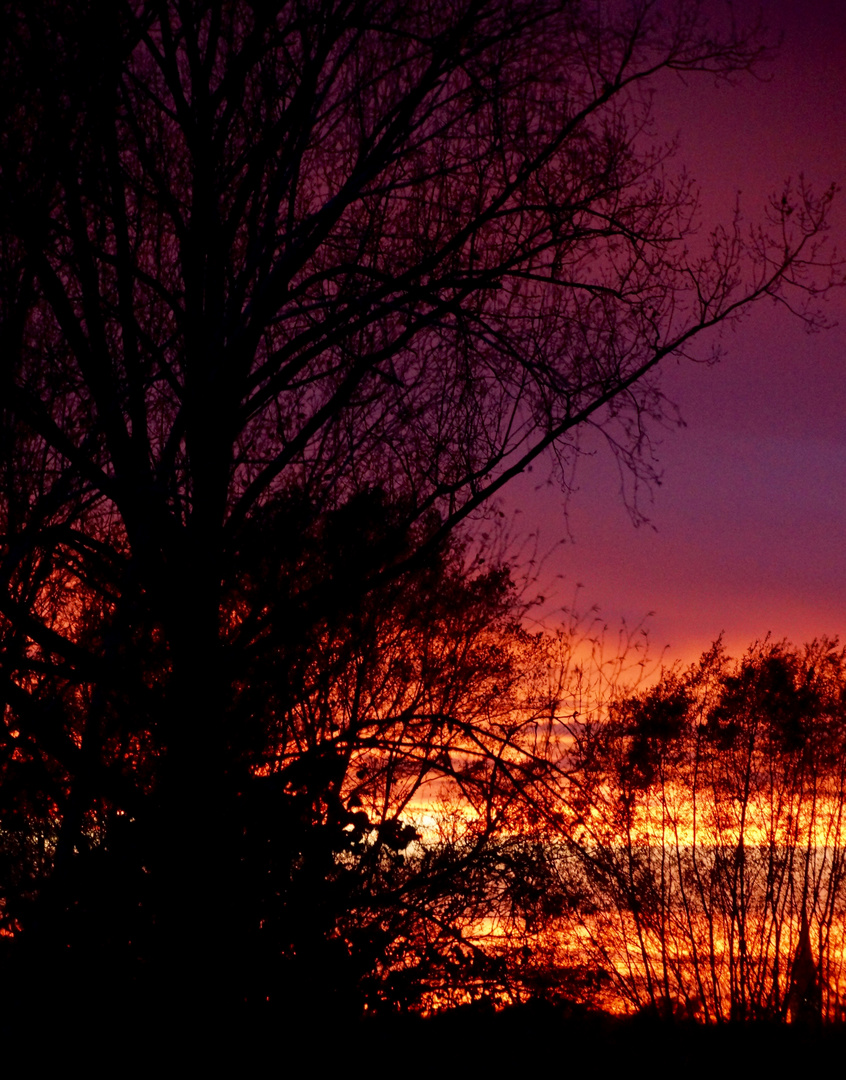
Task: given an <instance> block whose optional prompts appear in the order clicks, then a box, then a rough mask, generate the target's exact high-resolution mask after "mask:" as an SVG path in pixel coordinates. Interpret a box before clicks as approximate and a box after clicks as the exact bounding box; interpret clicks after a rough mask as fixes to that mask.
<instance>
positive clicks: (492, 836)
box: [0, 494, 846, 1022]
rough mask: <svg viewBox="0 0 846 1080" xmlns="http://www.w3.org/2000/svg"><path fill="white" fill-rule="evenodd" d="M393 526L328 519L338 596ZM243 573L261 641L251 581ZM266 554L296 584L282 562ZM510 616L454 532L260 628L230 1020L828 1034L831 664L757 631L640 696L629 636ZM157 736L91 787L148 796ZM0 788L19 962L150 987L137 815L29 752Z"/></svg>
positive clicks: (493, 575)
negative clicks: (380, 576)
mask: <svg viewBox="0 0 846 1080" xmlns="http://www.w3.org/2000/svg"><path fill="white" fill-rule="evenodd" d="M286 512H289V511H286ZM385 512H386V511H385V507H384V505H383V502H382V500H381V498H380V497H379V496H378V495H375V494H374V495H373V496H372V497H369V498H367V499H363V500H358V501H356V502H355V503H353V504H350V505H349V506H348V507H346V508H345V509H344V510H343V512H342V513H341V514H340V515H339V517H338V519H337V521H333V520H332V519H331V518H330V519H329V520H328V521H327V522H326V523H325V524H324V526H323V528H322V529H321V530H320V531H319V532H316V533H315V535H314V537H313V548H314V554H313V558H314V561H315V563H317V562H319V561H320V558H321V556H319V554H318V553H319V552H320V551H321V549H322V548H321V545H325V559H326V560H327V569H326V571H325V573H326V574H327V576H331V567H330V561H331V559H332V558H334V559H338V558H339V557H340V556H339V554H338V553H339V552H341V551H342V552H343V558H344V559H345V560H349V561H353V562H355V561H356V560H366V559H367V558H368V557H371V554H372V552H373V549H374V546H375V545H376V544H377V540H378V535H377V534H378V533H379V530H380V529H381V528H382V526H381V524H380V525H379V527H378V528H377V525H376V522H377V521H378V522H382V521H383V520H384V514H385ZM338 536H343V537H344V542H343V546H341V545H340V544H339V542H338V539H337V538H338ZM264 557H265V558H267V559H268V560H270V559H271V556H270V555H265V556H264ZM244 558H245V563H244V570H243V578H242V580H243V582H244V584H243V589H244V590H245V591H246V592H249V589H250V588H251V587H252V586H251V584H250V582H251V581H252V580H253V577H252V575H253V574H254V573H256V567H258V572H259V573H260V574H261V579H262V581H263V583H264V584H263V589H264V592H265V616H266V618H267V620H268V622H270V623H272V621H273V617H274V614H273V604H274V603H278V602H279V601H278V600H275V599H274V596H275V594H274V592H273V589H270V588H268V585H267V581H268V575H269V569H268V566H266V565H261V564H257V563H255V562H253V561H250V560H251V559H252V560H255V559H256V558H257V555H256V554H255V553H253V554H252V555H249V554H248V551H247V550H245V555H244ZM272 561H273V562H274V564H275V565H276V567H277V574H278V583H279V584H278V589H279V590H280V592H281V591H282V590H289V589H290V588H291V587H292V585H293V582H294V581H295V577H294V575H293V573H292V570H291V568H290V567H288V566H287V564H286V562H285V553H284V550H282V549H279V550H276V551H274V552H273V553H272ZM297 587H300V588H303V587H306V586H304V584H303V582H302V581H301V580H300V581H298V582H297ZM529 609H530V605H526V604H525V603H524V602H523V601H522V600H521V598H520V592H519V591H518V590H517V589H516V588H515V585H514V583H513V580H512V575H511V572H510V571H509V569H508V567H507V566H506V565H503V564H501V563H497V562H496V560H495V559H491V561H490V564H488V562H486V558H485V555H484V554H483V553H482V552H481V550H480V549H478V548H477V549H475V554H472V553H471V550H470V549H469V548H467V547H466V546H462V545H460V544H458V543H457V542H453V543H452V544H451V545H449V546H447V547H445V548H444V549H442V551H441V553H440V554H439V555H438V557H437V558H432V559H430V560H429V561H428V563H427V564H426V565H424V566H423V567H421V569H420V570H419V571H418V572H416V573H415V574H414V575H407V576H405V577H404V578H403V579H402V582H401V583H397V584H396V586H395V587H394V588H393V590H392V592H391V594H390V602H389V603H385V602H384V600H383V602H380V603H373V604H364V605H361V606H359V608H358V610H357V612H356V615H355V618H354V620H353V621H351V618H350V617H349V616H347V617H344V618H343V619H334V620H333V619H330V618H327V619H325V620H323V621H322V622H321V623H320V624H319V626H318V627H316V628H315V631H314V635H313V637H312V638H310V639H305V640H300V641H297V642H292V643H290V644H286V643H284V642H280V641H279V640H278V639H276V638H265V637H263V635H261V634H260V633H256V634H255V638H254V641H255V644H254V647H253V666H252V669H251V672H250V678H249V679H245V680H244V681H243V683H242V684H241V685H240V689H239V708H242V709H243V715H249V716H251V717H254V718H258V719H259V720H260V723H256V724H254V725H253V727H252V728H248V727H246V726H244V727H243V728H242V731H241V734H242V735H243V736H244V737H243V739H242V741H241V742H239V743H238V745H237V746H235V747H233V757H234V760H235V763H236V764H235V765H234V766H233V771H235V770H237V772H236V775H237V777H238V790H237V792H236V796H235V799H234V800H233V805H234V807H235V808H236V811H235V812H236V814H237V817H235V818H234V820H233V821H232V822H231V827H232V828H233V830H234V831H236V832H237V836H238V838H239V850H240V862H239V866H238V870H237V877H236V879H235V881H234V882H231V883H230V884H229V886H228V887H229V888H230V889H231V893H230V896H231V895H236V896H237V898H238V904H239V909H238V910H239V914H240V917H241V919H242V920H243V922H244V924H245V925H247V926H248V927H250V936H249V938H248V939H247V946H248V947H247V948H245V950H244V953H243V955H242V956H241V957H240V959H239V961H238V962H237V963H233V962H231V961H230V962H229V966H228V968H227V975H226V978H227V979H228V980H230V984H229V985H230V986H231V987H232V989H233V991H234V992H233V994H232V1000H233V1001H235V1000H236V999H237V1001H239V1002H240V1003H241V1004H246V1005H247V1006H248V1007H249V1006H250V1005H251V1004H256V1003H257V1002H261V1003H263V1006H264V1003H267V1002H271V1003H273V1004H274V1005H278V1006H279V1007H281V1008H285V1009H289V1010H290V1009H297V1010H302V1009H304V1008H305V1009H314V1008H326V1007H329V1008H331V1009H332V1010H333V1011H334V1012H335V1013H336V1014H337V1015H345V1016H347V1017H349V1018H353V1017H355V1016H360V1015H363V1014H365V1013H369V1014H376V1015H386V1014H392V1013H395V1012H404V1011H409V1010H410V1011H420V1010H422V1011H424V1012H430V1011H432V1010H438V1009H443V1008H449V1007H453V1006H458V1005H464V1004H467V1003H469V1002H474V1001H475V1002H477V1003H478V1002H488V1003H489V1004H492V1005H495V1006H503V1005H509V1004H515V1003H519V1002H526V1001H530V1000H545V1001H548V1002H570V1003H573V1004H578V1005H580V1006H588V1007H595V1008H601V1009H608V1010H611V1011H615V1012H617V1011H624V1012H629V1013H636V1012H644V1011H646V1012H651V1013H652V1014H654V1015H658V1016H665V1017H676V1018H688V1019H697V1020H702V1021H710V1022H714V1021H728V1020H731V1021H737V1020H770V1021H773V1020H786V1019H793V1020H797V1019H804V1020H810V1021H817V1020H819V1019H823V1018H825V1019H829V1020H834V1019H840V1018H841V1017H842V1011H843V1001H842V997H843V992H844V986H843V975H844V972H843V962H844V946H846V941H844V937H845V936H846V844H844V839H846V838H844V829H846V821H845V820H844V815H845V814H846V702H844V691H846V654H845V653H844V651H843V650H841V649H840V648H839V646H837V644H836V643H834V642H829V641H825V640H822V641H818V642H814V643H813V644H811V645H809V646H807V647H805V648H804V649H797V648H794V647H793V646H790V645H788V644H786V643H777V642H772V641H769V640H767V641H764V642H762V643H758V644H756V645H755V646H753V647H752V648H751V649H750V650H749V651H748V652H747V653H746V655H744V656H743V657H742V658H740V659H739V660H734V659H731V658H730V657H728V656H727V655H726V654H725V652H724V650H723V648H722V646H721V644H720V643H719V642H718V643H717V644H715V645H714V646H713V647H712V648H711V649H710V650H709V651H708V652H707V653H706V654H705V655H704V656H703V657H702V659H701V661H700V662H699V663H698V664H695V665H693V666H691V667H689V668H687V669H682V668H678V667H676V668H673V669H671V670H669V671H666V672H664V673H663V674H662V675H661V676H660V678H658V679H657V681H655V680H654V679H653V680H652V685H650V686H648V687H647V688H646V689H639V688H638V686H637V679H636V678H634V676H635V675H640V677H641V678H642V677H643V671H644V669H645V667H646V660H645V657H644V656H643V654H642V653H641V652H639V651H637V649H635V648H634V646H633V645H632V641H633V640H634V639H630V640H629V641H628V642H627V641H625V640H621V641H620V642H619V643H618V647H616V648H610V647H609V646H608V643H607V641H606V640H605V638H604V637H603V636H602V635H601V634H596V633H594V632H593V631H594V629H595V628H594V627H593V626H591V625H587V626H585V625H583V624H580V623H579V621H578V620H577V619H574V620H573V621H572V622H571V624H570V625H569V626H568V627H567V628H565V629H562V630H561V631H559V632H557V633H553V632H550V631H535V632H530V631H529V630H527V629H526V625H527V614H528V611H529ZM237 610H238V600H237V598H233V599H232V612H233V614H232V616H231V625H232V626H233V627H237ZM232 632H233V633H238V632H241V631H239V630H238V629H233V631H232ZM284 650H289V651H284ZM280 656H282V658H283V660H284V670H285V671H286V672H287V673H288V678H287V679H286V681H284V682H282V681H281V680H280V679H279V662H280V660H279V658H280ZM632 686H633V687H634V688H631V687H632ZM62 704H63V708H64V709H65V710H66V712H67V714H68V715H78V717H79V720H78V723H79V731H80V732H84V730H85V727H84V724H85V717H86V715H87V712H86V710H87V709H88V708H89V707H90V703H88V702H87V701H86V700H85V699H84V698H83V697H82V696H81V695H80V694H79V692H78V691H76V690H74V689H73V688H72V687H68V688H67V689H66V690H65V692H64V697H63V702H62ZM246 735H249V736H250V738H249V739H248V738H246V737H245V736H246ZM154 739H155V732H154V731H151V732H147V733H146V735H139V734H138V733H136V734H134V735H133V736H132V737H130V736H129V735H127V736H126V737H125V739H124V741H123V743H120V741H119V740H118V738H117V737H115V738H114V740H113V741H112V742H111V743H110V744H109V747H108V758H109V760H108V761H107V762H106V766H107V767H109V768H111V769H113V770H114V774H115V775H116V776H117V775H120V774H123V775H124V776H133V777H135V778H138V782H139V784H141V783H143V779H142V778H143V777H144V776H154V772H155V768H156V752H155V749H154ZM145 743H146V745H145ZM153 793H154V788H152V789H151V795H152V794H153ZM0 799H2V805H0V820H2V827H0V857H1V858H2V875H0V880H2V883H3V884H2V888H3V892H2V908H0V913H1V917H2V926H3V931H4V935H5V936H4V937H3V939H2V945H3V949H4V952H5V955H6V965H7V966H6V970H7V971H11V970H14V971H18V972H19V976H18V977H19V978H21V979H23V980H24V981H26V976H25V974H24V973H25V971H27V970H30V971H32V970H37V971H38V974H37V981H38V983H39V984H42V981H43V978H44V972H45V971H48V972H50V976H49V978H50V979H52V980H55V986H56V987H58V988H64V990H66V991H68V992H70V991H71V989H72V988H74V987H76V988H79V987H80V986H87V987H93V986H94V985H95V984H96V985H98V986H100V987H103V986H115V985H120V986H124V987H129V988H132V989H133V992H135V991H137V992H139V993H141V994H142V995H143V994H145V993H147V992H149V991H150V989H151V987H153V986H154V985H155V983H156V980H158V979H160V978H161V972H162V971H167V970H168V964H169V959H168V958H167V957H162V956H161V955H159V954H157V953H156V950H155V946H154V944H153V941H152V938H151V931H150V927H149V925H148V920H150V921H151V920H152V919H153V918H154V916H155V911H156V903H155V901H156V897H155V892H154V889H153V887H152V886H151V885H150V883H149V882H148V880H147V878H148V872H147V869H146V866H147V860H148V859H150V860H151V862H153V860H155V857H156V854H155V850H154V849H153V847H152V846H151V841H150V837H149V835H148V834H147V832H146V829H145V822H144V819H143V817H142V814H141V813H140V812H139V813H137V814H136V813H133V812H132V809H127V808H125V806H122V805H121V804H120V802H119V800H118V799H117V798H108V797H101V798H100V799H98V800H92V801H91V802H90V803H89V804H88V805H87V806H85V807H84V808H79V807H78V806H76V804H75V803H74V800H73V788H72V787H71V786H70V785H69V783H68V780H67V779H66V778H64V777H63V776H62V775H61V773H59V772H58V771H57V769H56V767H55V764H54V763H52V762H51V761H50V759H49V757H48V756H47V755H45V754H44V753H43V751H41V750H40V748H39V747H38V745H37V744H36V742H35V740H34V739H32V738H31V737H27V736H26V735H25V734H22V733H21V732H16V731H11V732H9V738H8V739H7V741H6V743H5V748H4V752H3V760H2V784H0ZM75 811H76V813H78V814H79V815H80V816H79V818H78V819H74V818H73V817H72V816H71V815H72V814H73V813H74V812H75ZM69 820H70V821H72V822H73V821H74V820H76V821H77V824H78V832H76V833H75V834H72V835H73V836H74V839H73V846H72V847H71V846H70V843H69V840H68V833H69V829H68V822H69ZM196 828H197V830H202V828H203V807H202V806H198V807H197V808H196ZM183 843H185V844H186V845H190V844H191V843H192V839H191V837H185V838H184V839H183ZM153 865H154V862H153ZM210 903H212V904H214V898H213V897H212V898H210ZM127 926H129V927H130V931H129V933H128V932H127ZM33 957H36V958H38V960H39V964H40V966H39V967H38V968H37V969H33V968H32V966H31V965H32V961H33ZM10 985H11V984H9V983H7V986H6V989H7V990H9V989H10ZM17 989H19V985H18V984H15V992H17Z"/></svg>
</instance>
